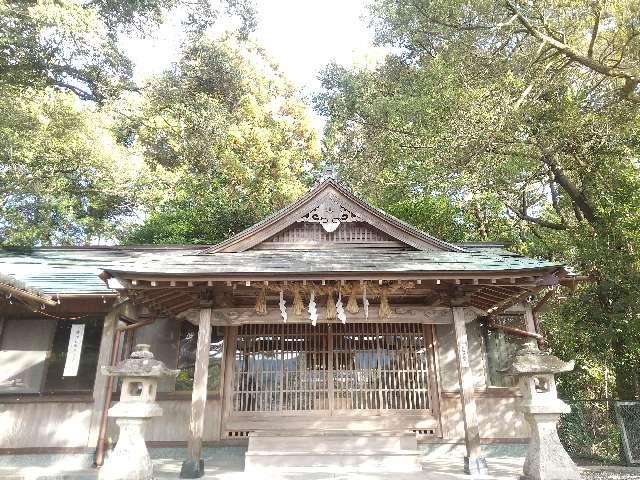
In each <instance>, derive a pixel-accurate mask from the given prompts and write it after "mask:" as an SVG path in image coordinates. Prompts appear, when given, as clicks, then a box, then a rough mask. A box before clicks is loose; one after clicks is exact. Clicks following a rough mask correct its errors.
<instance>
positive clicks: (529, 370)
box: [502, 342, 575, 376]
mask: <svg viewBox="0 0 640 480" xmlns="http://www.w3.org/2000/svg"><path fill="white" fill-rule="evenodd" d="M574 365H575V362H574V361H573V360H571V361H569V362H565V361H563V360H560V359H559V358H558V357H556V356H555V355H551V354H549V353H548V352H541V351H540V350H539V349H538V346H537V345H535V343H534V342H530V343H525V345H524V346H523V347H522V348H521V349H520V350H518V351H517V352H516V354H515V355H514V357H513V361H512V362H511V365H510V366H509V367H508V368H506V369H504V370H502V371H503V372H504V373H506V374H507V375H514V376H521V375H532V374H557V373H563V372H570V371H571V370H573V367H574Z"/></svg>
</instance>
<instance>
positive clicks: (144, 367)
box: [103, 343, 180, 378]
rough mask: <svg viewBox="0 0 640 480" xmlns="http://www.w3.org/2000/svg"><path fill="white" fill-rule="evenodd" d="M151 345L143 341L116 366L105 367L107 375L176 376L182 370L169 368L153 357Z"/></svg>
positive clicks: (104, 371) (104, 370)
mask: <svg viewBox="0 0 640 480" xmlns="http://www.w3.org/2000/svg"><path fill="white" fill-rule="evenodd" d="M149 348H150V347H149V345H147V344H144V343H141V344H138V345H136V348H135V350H134V351H133V352H131V357H129V358H127V359H126V360H124V361H122V362H120V363H119V364H118V365H116V366H115V367H103V373H104V374H105V375H111V376H114V377H145V378H160V377H175V376H176V375H178V373H179V372H180V370H171V369H169V368H167V367H166V366H165V364H164V362H161V361H160V360H156V359H154V358H153V353H152V352H151V351H150V350H149Z"/></svg>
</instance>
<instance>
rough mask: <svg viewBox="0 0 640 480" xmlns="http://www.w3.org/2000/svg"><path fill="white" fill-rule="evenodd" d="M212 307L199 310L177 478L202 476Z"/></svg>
mask: <svg viewBox="0 0 640 480" xmlns="http://www.w3.org/2000/svg"><path fill="white" fill-rule="evenodd" d="M212 316H213V310H212V308H211V306H210V305H209V306H206V307H203V308H200V321H199V322H198V345H197V350H196V365H195V371H194V373H193V391H192V394H191V422H190V424H189V440H188V445H187V454H188V457H187V459H186V460H185V461H184V462H183V463H182V469H181V470H180V478H200V477H202V476H203V475H204V459H203V458H202V435H203V433H204V412H205V407H206V405H207V378H208V376H209V351H210V350H211V317H212Z"/></svg>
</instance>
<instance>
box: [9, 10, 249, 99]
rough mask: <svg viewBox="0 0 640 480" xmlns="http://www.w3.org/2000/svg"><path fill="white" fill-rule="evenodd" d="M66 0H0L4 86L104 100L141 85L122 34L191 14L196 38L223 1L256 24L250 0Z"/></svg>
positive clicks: (244, 28) (188, 23) (141, 31)
mask: <svg viewBox="0 0 640 480" xmlns="http://www.w3.org/2000/svg"><path fill="white" fill-rule="evenodd" d="M221 3H222V4H221V5H220V8H218V9H215V8H212V6H211V4H210V2H209V1H207V0H195V1H182V0H135V1H119V0H92V1H79V0H59V1H56V2H51V1H35V2H27V1H21V0H6V1H3V2H0V86H1V85H5V86H7V85H12V86H16V87H20V88H28V87H29V88H37V89H42V88H44V87H46V86H56V87H59V88H62V89H64V90H68V91H70V92H73V93H74V94H76V95H77V96H79V97H80V98H82V99H85V100H93V101H98V102H103V101H105V100H107V99H112V98H115V97H116V96H117V95H118V94H119V93H120V92H121V91H122V90H123V89H135V88H136V87H135V85H134V84H133V82H132V80H131V77H132V70H133V66H132V64H131V62H130V60H129V59H128V58H127V57H126V55H125V54H124V53H123V51H122V48H121V44H120V37H121V36H122V34H123V33H133V32H135V33H138V34H142V35H144V34H146V33H147V32H149V31H150V30H151V29H152V28H154V27H157V26H158V25H159V24H160V23H161V21H162V19H163V15H164V14H165V13H166V12H167V11H170V10H172V9H177V8H178V7H180V8H182V9H185V10H186V11H187V20H186V25H185V28H187V29H189V30H190V31H192V32H193V34H194V35H195V36H197V35H198V34H200V33H202V32H203V31H204V30H205V29H206V28H207V27H208V26H210V25H211V24H212V23H213V22H214V20H215V18H216V15H217V14H218V13H219V11H218V10H220V9H221V8H222V7H223V6H224V7H226V11H227V12H229V13H231V14H232V15H235V16H238V17H240V18H241V20H242V21H243V25H242V31H243V32H244V33H245V34H246V32H247V31H249V30H251V29H252V28H253V27H255V18H254V12H253V9H252V8H251V5H250V3H248V2H247V1H245V0H229V1H227V2H221Z"/></svg>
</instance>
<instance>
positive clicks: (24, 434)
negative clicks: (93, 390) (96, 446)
mask: <svg viewBox="0 0 640 480" xmlns="http://www.w3.org/2000/svg"><path fill="white" fill-rule="evenodd" d="M92 405H93V403H91V402H34V403H5V404H1V403H0V448H42V447H86V446H87V439H88V436H89V425H90V422H91V408H92Z"/></svg>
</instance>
